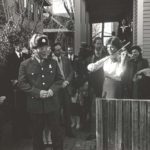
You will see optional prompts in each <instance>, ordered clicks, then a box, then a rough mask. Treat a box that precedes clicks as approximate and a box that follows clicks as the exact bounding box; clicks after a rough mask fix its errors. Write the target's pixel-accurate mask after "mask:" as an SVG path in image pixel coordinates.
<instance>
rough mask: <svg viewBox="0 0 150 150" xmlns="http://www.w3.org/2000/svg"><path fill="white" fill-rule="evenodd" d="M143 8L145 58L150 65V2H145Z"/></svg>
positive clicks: (147, 0) (148, 0) (145, 0)
mask: <svg viewBox="0 0 150 150" xmlns="http://www.w3.org/2000/svg"><path fill="white" fill-rule="evenodd" d="M143 7H144V8H143V56H144V57H145V58H147V59H148V61H149V63H150V0H144V4H143Z"/></svg>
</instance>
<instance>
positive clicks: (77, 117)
mask: <svg viewBox="0 0 150 150" xmlns="http://www.w3.org/2000/svg"><path fill="white" fill-rule="evenodd" d="M87 98H88V82H85V83H84V84H83V86H82V87H80V88H79V89H76V90H75V91H74V92H73V96H72V97H71V110H72V116H71V122H72V123H71V127H72V128H73V127H75V128H76V129H80V127H81V118H83V116H85V113H86V107H85V103H86V100H87Z"/></svg>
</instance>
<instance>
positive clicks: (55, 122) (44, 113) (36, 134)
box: [18, 34, 63, 150]
mask: <svg viewBox="0 0 150 150" xmlns="http://www.w3.org/2000/svg"><path fill="white" fill-rule="evenodd" d="M29 44H30V48H31V49H33V50H34V55H33V56H32V57H31V58H29V59H27V60H26V61H24V62H22V63H21V65H20V69H19V78H18V80H19V84H18V85H19V88H20V89H21V90H22V91H24V92H25V93H26V94H27V110H28V112H29V113H30V114H31V122H32V136H33V150H43V149H44V143H43V138H42V137H43V129H44V127H45V124H48V127H49V128H50V130H51V136H52V142H53V150H63V140H62V134H61V133H62V132H61V129H60V125H59V114H58V111H59V103H58V100H57V91H58V89H59V88H60V87H61V85H62V82H63V78H62V75H61V73H60V69H59V67H58V65H57V62H56V61H55V60H53V59H51V58H49V57H48V56H49V54H50V52H51V50H50V48H49V42H48V37H47V36H46V35H42V34H34V35H33V36H32V37H31V39H30V42H29Z"/></svg>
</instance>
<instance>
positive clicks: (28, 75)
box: [18, 57, 63, 113]
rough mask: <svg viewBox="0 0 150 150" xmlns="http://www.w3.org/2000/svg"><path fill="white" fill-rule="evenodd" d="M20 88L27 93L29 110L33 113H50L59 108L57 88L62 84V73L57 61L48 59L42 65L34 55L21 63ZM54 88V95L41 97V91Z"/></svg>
mask: <svg viewBox="0 0 150 150" xmlns="http://www.w3.org/2000/svg"><path fill="white" fill-rule="evenodd" d="M18 80H19V88H20V89H21V90H23V91H24V92H26V93H27V110H28V111H29V112H31V113H49V112H51V111H56V110H58V109H59V104H58V100H57V97H56V96H57V94H56V93H57V90H58V89H59V88H60V87H61V85H62V82H63V80H62V75H61V73H60V70H59V67H58V65H57V62H56V61H55V60H52V59H46V60H45V61H44V62H43V64H42V65H41V64H40V63H39V62H38V61H37V60H36V58H34V57H32V58H29V59H27V60H25V61H24V62H22V63H21V65H20V69H19V79H18ZM48 89H52V91H53V92H54V95H53V97H50V98H45V99H41V98H40V91H41V90H48Z"/></svg>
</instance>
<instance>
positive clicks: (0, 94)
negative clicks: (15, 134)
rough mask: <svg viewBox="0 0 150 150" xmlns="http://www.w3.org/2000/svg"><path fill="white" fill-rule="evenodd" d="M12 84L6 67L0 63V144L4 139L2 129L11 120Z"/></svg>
mask: <svg viewBox="0 0 150 150" xmlns="http://www.w3.org/2000/svg"><path fill="white" fill-rule="evenodd" d="M11 98H12V90H11V83H10V81H9V79H8V74H7V70H6V65H5V64H2V63H0V142H1V139H2V138H3V137H2V128H3V126H4V125H5V123H6V122H7V121H9V120H11V107H10V104H11Z"/></svg>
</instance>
